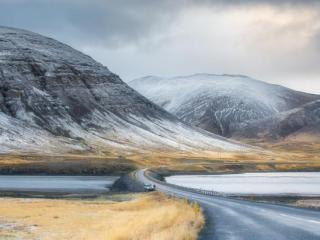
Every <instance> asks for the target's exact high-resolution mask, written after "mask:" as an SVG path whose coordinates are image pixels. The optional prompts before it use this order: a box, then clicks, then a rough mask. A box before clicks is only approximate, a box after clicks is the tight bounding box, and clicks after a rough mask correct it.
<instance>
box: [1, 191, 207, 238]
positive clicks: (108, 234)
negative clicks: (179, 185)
mask: <svg viewBox="0 0 320 240" xmlns="http://www.w3.org/2000/svg"><path fill="white" fill-rule="evenodd" d="M0 213H1V215H0V239H26V240H28V239H42V240H49V239H50V240H55V239H56V240H61V239H70V240H72V239H75V240H81V239H83V240H91V239H92V240H100V239H103V240H109V239H110V240H127V239H130V240H131V239H132V240H135V239H136V240H140V239H141V240H142V239H143V240H145V239H146V240H147V239H148V240H152V239H154V240H167V239H168V240H175V239H176V240H180V239H186V240H189V239H190V240H191V239H197V236H198V233H199V231H200V230H201V228H202V226H203V224H204V218H203V215H202V212H201V210H199V206H198V205H197V204H189V203H187V202H185V201H182V200H177V199H172V198H167V197H166V196H164V195H162V194H159V193H151V194H146V195H143V196H140V197H137V198H135V199H134V200H131V201H126V202H120V203H119V202H116V203H115V202H106V201H103V200H94V201H88V200H44V199H13V198H0Z"/></svg>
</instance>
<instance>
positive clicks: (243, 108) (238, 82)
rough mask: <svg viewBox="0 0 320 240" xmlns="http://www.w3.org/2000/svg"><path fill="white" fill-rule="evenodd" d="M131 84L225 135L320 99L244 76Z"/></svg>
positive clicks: (184, 116)
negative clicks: (248, 123) (243, 125)
mask: <svg viewBox="0 0 320 240" xmlns="http://www.w3.org/2000/svg"><path fill="white" fill-rule="evenodd" d="M129 85H130V86H131V87H132V88H134V89H135V90H137V91H138V92H140V93H141V94H142V95H144V96H145V97H147V98H148V99H150V100H151V101H153V102H154V103H156V104H158V105H159V106H161V107H163V108H164V109H166V110H167V111H169V112H171V113H172V114H174V115H176V116H177V117H178V118H179V119H181V120H182V121H184V122H186V123H188V124H192V125H194V126H197V127H200V128H203V129H205V130H207V131H210V132H213V133H217V134H220V135H223V136H228V137H229V136H232V135H233V133H234V132H235V131H237V129H238V128H239V127H241V124H243V123H246V122H250V121H253V120H259V119H264V118H267V117H270V116H272V115H275V114H278V113H280V112H283V111H287V110H290V109H292V108H295V107H298V106H300V105H302V104H305V103H307V102H310V101H312V100H315V99H319V98H320V96H317V95H312V94H306V93H302V92H297V91H293V90H291V89H288V88H285V87H282V86H278V85H273V84H268V83H265V82H262V81H258V80H254V79H252V78H249V77H246V76H241V75H214V74H195V75H191V76H181V77H173V78H160V77H154V76H148V77H144V78H140V79H135V80H133V81H131V82H130V83H129Z"/></svg>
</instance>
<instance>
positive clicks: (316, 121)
mask: <svg viewBox="0 0 320 240" xmlns="http://www.w3.org/2000/svg"><path fill="white" fill-rule="evenodd" d="M237 135H238V136H246V137H248V138H264V139H268V138H270V139H279V138H287V137H291V138H292V137H297V136H299V135H304V137H307V136H308V137H312V139H314V137H316V138H317V139H320V100H316V101H312V102H309V103H306V104H304V105H302V106H300V107H297V108H294V109H291V110H289V111H285V112H281V113H279V114H276V115H274V116H270V117H268V118H265V119H261V120H256V121H252V122H249V123H244V124H242V126H241V128H239V130H238V131H237V132H235V136H237Z"/></svg>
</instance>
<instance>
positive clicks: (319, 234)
mask: <svg viewBox="0 0 320 240" xmlns="http://www.w3.org/2000/svg"><path fill="white" fill-rule="evenodd" d="M145 171H146V170H140V171H137V172H136V178H137V179H138V180H139V181H141V182H143V183H151V184H155V185H156V187H157V190H159V191H161V192H165V193H168V194H170V195H174V196H176V197H187V198H188V199H190V200H193V201H197V202H199V203H200V204H201V206H202V207H203V209H204V211H205V215H206V220H207V224H206V227H205V229H204V231H203V233H202V235H201V239H214V240H229V239H230V240H320V212H319V211H313V210H308V209H299V208H294V207H287V206H281V205H274V204H266V203H257V202H251V201H245V200H236V199H230V198H224V197H218V196H205V195H202V194H198V193H193V192H188V191H187V190H181V189H178V188H175V187H173V186H167V185H165V184H163V183H159V182H156V181H154V180H152V178H149V177H146V176H145V174H144V173H145Z"/></svg>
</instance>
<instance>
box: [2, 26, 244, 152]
mask: <svg viewBox="0 0 320 240" xmlns="http://www.w3.org/2000/svg"><path fill="white" fill-rule="evenodd" d="M144 148H148V149H150V148H151V149H162V148H165V149H177V148H179V149H185V150H194V149H207V150H210V149H217V148H222V149H226V150H241V149H244V147H243V146H241V145H239V144H237V143H234V142H232V141H228V140H226V139H224V138H221V137H219V136H216V135H214V134H211V133H208V132H205V131H203V130H200V129H196V128H194V127H190V126H188V125H186V124H184V123H182V122H180V120H178V119H177V118H176V117H174V116H173V115H171V114H169V113H168V112H166V111H165V110H163V109H162V108H160V107H158V106H157V105H155V104H153V103H152V102H150V101H149V100H147V99H146V98H145V97H143V96H142V95H140V94H138V93H137V92H136V91H135V90H133V89H132V88H130V87H129V86H128V85H127V84H125V83H124V82H123V81H122V80H121V79H120V78H119V77H118V76H117V75H115V74H113V73H111V72H110V71H109V70H108V68H107V67H105V66H103V65H101V64H100V63H97V62H96V61H94V60H93V59H92V58H90V57H89V56H86V55H84V54H82V53H81V52H79V51H76V50H74V49H73V48H71V47H69V46H67V45H65V44H62V43H60V42H58V41H55V40H53V39H51V38H47V37H44V36H41V35H38V34H35V33H32V32H29V31H24V30H18V29H12V28H6V27H0V151H1V152H7V151H15V152H21V151H42V152H44V151H47V152H58V153H61V152H68V151H69V152H70V151H84V150H85V151H87V150H92V151H105V152H108V151H112V150H114V149H124V150H130V149H132V150H137V149H144Z"/></svg>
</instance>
